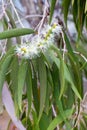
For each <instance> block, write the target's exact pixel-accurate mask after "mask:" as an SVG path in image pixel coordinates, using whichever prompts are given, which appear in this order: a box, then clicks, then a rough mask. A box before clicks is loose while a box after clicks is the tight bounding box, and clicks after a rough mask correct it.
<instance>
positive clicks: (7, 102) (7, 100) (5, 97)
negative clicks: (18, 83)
mask: <svg viewBox="0 0 87 130" xmlns="http://www.w3.org/2000/svg"><path fill="white" fill-rule="evenodd" d="M2 101H3V104H4V106H5V108H6V111H7V112H8V114H9V116H10V118H11V120H12V121H13V123H14V125H15V126H16V127H17V128H18V129H19V130H26V128H25V127H24V126H23V125H22V123H21V121H20V120H18V118H17V117H16V114H15V109H14V103H13V100H12V97H11V93H10V91H9V89H8V84H7V83H6V82H5V83H4V86H3V89H2Z"/></svg>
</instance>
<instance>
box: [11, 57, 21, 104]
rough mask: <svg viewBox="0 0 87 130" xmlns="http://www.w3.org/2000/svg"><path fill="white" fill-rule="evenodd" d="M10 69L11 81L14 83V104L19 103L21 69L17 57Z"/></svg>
mask: <svg viewBox="0 0 87 130" xmlns="http://www.w3.org/2000/svg"><path fill="white" fill-rule="evenodd" d="M10 69H11V73H10V79H11V81H12V84H11V90H12V94H13V95H14V96H13V98H14V102H17V88H18V69H19V63H18V57H17V56H14V58H13V61H12V63H11V66H10Z"/></svg>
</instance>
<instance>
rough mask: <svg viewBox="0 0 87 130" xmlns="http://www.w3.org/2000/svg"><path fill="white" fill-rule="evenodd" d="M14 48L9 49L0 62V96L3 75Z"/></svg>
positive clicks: (3, 79)
mask: <svg viewBox="0 0 87 130" xmlns="http://www.w3.org/2000/svg"><path fill="white" fill-rule="evenodd" d="M13 53H14V48H11V49H10V50H9V51H8V52H7V53H6V55H5V56H4V57H3V58H2V59H1V61H0V95H1V92H2V87H3V83H4V81H5V75H6V72H7V70H8V67H9V65H10V62H11V60H12V58H13Z"/></svg>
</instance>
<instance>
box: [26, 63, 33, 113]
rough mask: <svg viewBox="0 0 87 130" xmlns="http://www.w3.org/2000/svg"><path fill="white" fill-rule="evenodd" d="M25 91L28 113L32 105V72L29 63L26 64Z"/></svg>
mask: <svg viewBox="0 0 87 130" xmlns="http://www.w3.org/2000/svg"><path fill="white" fill-rule="evenodd" d="M26 91H27V99H28V113H29V112H30V110H31V105H32V70H31V65H30V63H28V69H27V75H26Z"/></svg>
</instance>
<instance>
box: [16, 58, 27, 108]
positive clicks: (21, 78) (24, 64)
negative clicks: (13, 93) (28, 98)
mask: <svg viewBox="0 0 87 130" xmlns="http://www.w3.org/2000/svg"><path fill="white" fill-rule="evenodd" d="M26 72H27V62H26V61H25V60H22V61H21V64H20V66H19V72H18V106H19V109H20V110H21V109H22V92H23V87H24V83H25V78H26Z"/></svg>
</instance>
